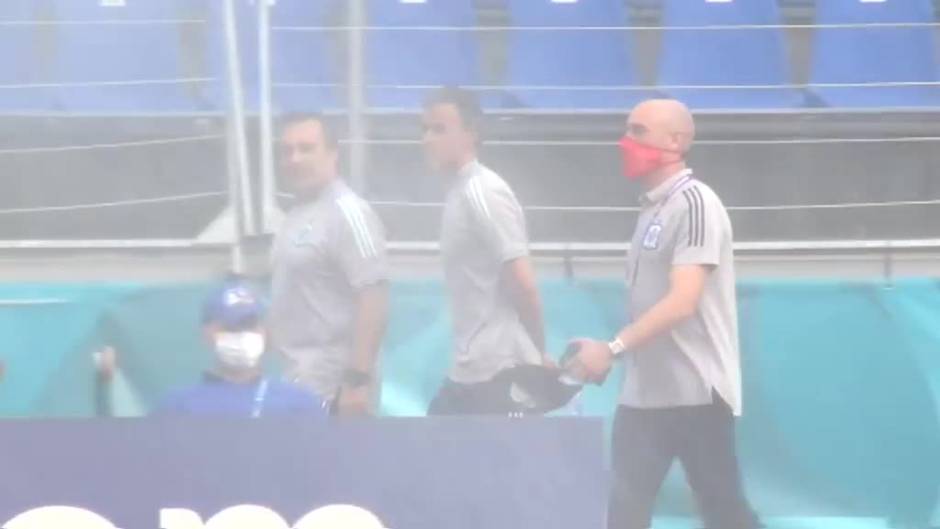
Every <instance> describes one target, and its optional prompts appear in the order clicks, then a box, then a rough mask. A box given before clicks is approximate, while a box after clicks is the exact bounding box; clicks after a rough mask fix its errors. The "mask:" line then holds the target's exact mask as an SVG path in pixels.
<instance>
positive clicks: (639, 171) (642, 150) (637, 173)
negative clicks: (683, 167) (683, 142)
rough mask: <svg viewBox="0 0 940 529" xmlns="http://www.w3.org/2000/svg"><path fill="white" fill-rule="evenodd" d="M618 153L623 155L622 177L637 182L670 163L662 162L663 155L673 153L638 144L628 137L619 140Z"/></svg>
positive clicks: (668, 161) (667, 161)
mask: <svg viewBox="0 0 940 529" xmlns="http://www.w3.org/2000/svg"><path fill="white" fill-rule="evenodd" d="M620 151H621V154H622V155H623V176H625V177H626V178H627V180H637V179H639V178H640V177H643V176H646V175H648V174H650V173H652V172H653V171H655V170H657V169H659V168H660V167H662V166H664V165H666V164H669V163H672V161H671V160H664V159H663V155H664V154H666V153H672V152H673V151H669V150H666V149H660V148H659V147H653V146H651V145H646V144H645V143H640V142H638V141H636V140H634V139H633V138H630V137H629V136H624V137H623V138H621V140H620Z"/></svg>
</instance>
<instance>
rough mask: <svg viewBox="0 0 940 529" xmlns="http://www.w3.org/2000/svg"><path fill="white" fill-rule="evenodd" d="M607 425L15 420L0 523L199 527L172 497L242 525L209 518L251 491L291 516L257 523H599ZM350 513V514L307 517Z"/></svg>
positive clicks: (7, 438)
mask: <svg viewBox="0 0 940 529" xmlns="http://www.w3.org/2000/svg"><path fill="white" fill-rule="evenodd" d="M601 433H602V427H601V424H600V421H599V420H596V419H595V420H592V419H554V420H550V421H545V420H514V421H510V420H503V419H492V420H488V419H468V420H447V419H439V420H417V419H383V420H380V421H365V422H355V421H353V422H350V423H334V424H329V425H323V424H322V423H321V424H311V423H309V422H304V421H299V420H280V421H278V420H269V419H259V420H258V421H255V422H249V421H192V420H182V419H172V418H163V419H160V420H157V419H151V420H125V421H100V422H94V421H58V422H48V421H37V422H20V421H13V422H9V421H8V422H3V423H0V447H2V451H0V465H2V467H3V469H4V479H3V480H2V481H0V523H3V524H6V523H7V522H9V521H10V520H12V519H13V518H14V516H17V515H20V514H21V513H25V512H27V511H29V510H31V509H36V508H40V507H44V506H55V505H66V506H72V507H80V508H82V509H85V510H86V511H91V512H93V513H95V514H97V515H100V516H102V517H104V518H106V519H107V520H109V521H110V522H111V523H113V524H114V525H113V526H108V525H101V524H99V525H95V526H87V525H81V524H80V523H76V521H75V519H73V520H70V521H71V523H62V522H63V521H62V520H60V525H56V526H53V525H51V524H49V522H48V519H47V521H46V524H45V525H43V524H42V523H41V522H37V521H33V522H32V525H30V524H26V521H25V520H20V521H17V522H16V523H23V524H25V525H14V524H11V526H10V529H13V527H16V528H17V529H21V528H25V529H66V528H67V527H70V528H77V527H83V528H87V529H111V528H112V527H121V528H126V529H151V528H157V527H160V528H162V529H184V528H185V529H194V527H195V528H198V529H202V525H201V524H199V525H195V526H194V525H193V524H192V521H190V522H189V523H179V522H180V516H181V515H180V514H176V517H175V520H176V522H175V523H174V522H173V518H172V517H171V515H170V513H168V512H166V511H167V510H169V509H174V510H177V511H179V510H186V511H190V512H192V513H195V516H198V518H201V519H202V520H203V521H204V522H205V523H206V526H207V527H208V528H209V529H235V528H244V527H248V525H245V515H242V516H241V518H242V519H241V523H240V524H230V523H222V520H219V519H213V518H216V517H217V516H218V515H217V513H220V512H222V511H224V510H226V509H228V508H231V507H234V506H238V505H243V504H251V505H257V506H259V507H266V508H268V509H271V510H273V511H274V512H275V513H277V515H276V516H280V517H281V519H282V520H286V522H277V521H275V522H274V523H259V524H253V525H251V527H252V528H253V529H261V528H264V529H286V528H287V527H294V526H295V525H294V523H295V522H297V521H300V520H301V519H302V518H303V517H304V515H305V514H306V513H308V512H310V511H313V510H314V509H316V508H318V507H322V506H324V505H330V504H352V505H356V506H358V507H362V508H365V509H367V510H368V511H370V512H372V513H374V514H375V515H376V516H378V518H379V519H380V520H381V521H382V522H383V524H384V527H388V528H393V529H394V528H402V529H441V528H448V529H480V528H483V527H485V528H492V529H517V528H521V527H539V528H546V529H569V528H575V527H579V528H584V529H602V528H603V527H604V516H605V511H606V508H605V492H604V490H605V486H604V483H605V480H606V478H605V473H606V471H605V467H604V458H603V442H602V437H601ZM64 440H66V442H63V441H64ZM243 509H244V508H243ZM161 513H162V516H161ZM32 516H33V517H34V518H33V520H37V519H38V518H39V516H41V515H40V514H37V513H34V514H33V515H32ZM190 516H192V515H190ZM222 517H223V518H224V515H223V516H222ZM158 522H162V523H158ZM341 526H342V527H352V526H351V525H345V524H335V525H334V524H328V525H314V524H311V525H307V526H304V528H303V529H337V528H338V527H341ZM4 527H7V526H6V525H4ZM298 527H300V526H299V524H298ZM356 527H360V526H359V525H358V524H357V525H356Z"/></svg>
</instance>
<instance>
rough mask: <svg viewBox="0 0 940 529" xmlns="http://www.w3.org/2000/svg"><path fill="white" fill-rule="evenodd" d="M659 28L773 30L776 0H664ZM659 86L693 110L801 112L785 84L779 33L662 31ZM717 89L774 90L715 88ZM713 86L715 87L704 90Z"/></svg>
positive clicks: (776, 22) (786, 72) (800, 100)
mask: <svg viewBox="0 0 940 529" xmlns="http://www.w3.org/2000/svg"><path fill="white" fill-rule="evenodd" d="M663 9H664V11H663V26H664V27H666V28H668V27H677V26H732V25H779V24H780V22H781V21H780V16H779V13H778V8H777V1H776V0H747V1H743V2H742V1H737V2H735V1H731V2H715V1H708V0H692V1H689V0H666V1H665V2H664V5H663ZM659 84H660V85H661V86H663V87H673V86H696V87H703V88H692V89H682V88H663V90H664V91H665V92H667V93H668V94H669V95H671V96H673V97H676V98H678V99H682V100H683V101H685V102H686V103H687V104H688V105H690V106H692V107H694V108H721V109H735V110H741V109H744V110H748V109H749V110H755V109H780V108H795V107H801V106H803V104H804V97H803V94H802V93H801V92H800V91H798V90H795V89H793V88H790V87H788V86H787V85H791V84H792V81H791V76H790V68H789V61H788V60H787V57H786V54H785V48H784V34H783V32H782V31H781V30H780V29H777V28H773V29H768V28H761V29H743V30H742V29H734V30H688V31H686V30H671V31H664V32H663V50H662V56H661V57H660V66H659ZM720 86H725V87H728V86H751V87H777V88H753V89H733V88H732V89H718V88H717V87H720ZM709 87H716V88H709Z"/></svg>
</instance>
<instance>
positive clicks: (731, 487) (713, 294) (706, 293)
mask: <svg viewBox="0 0 940 529" xmlns="http://www.w3.org/2000/svg"><path fill="white" fill-rule="evenodd" d="M694 134H695V127H694V123H693V120H692V115H691V113H690V112H689V110H688V109H687V108H686V107H685V105H683V104H682V103H680V102H678V101H674V100H651V101H647V102H644V103H642V104H640V105H638V106H637V107H636V108H635V109H634V110H633V112H632V113H631V114H630V118H629V120H628V123H627V133H626V135H625V136H624V138H623V139H622V140H621V144H620V145H621V149H622V151H623V155H624V175H625V176H626V177H627V178H628V179H632V180H637V181H639V182H640V183H642V184H643V186H644V187H645V188H646V190H647V192H646V193H645V194H644V195H643V196H642V197H641V199H640V202H641V205H642V211H641V213H640V217H639V220H638V223H637V228H636V231H635V232H634V236H633V240H632V243H631V247H630V252H629V255H628V257H627V284H628V287H629V291H630V305H629V306H630V312H631V315H632V316H633V323H631V324H630V325H628V326H627V327H625V328H624V329H622V330H621V331H620V332H619V333H618V334H617V335H616V336H615V337H614V339H613V340H612V341H611V342H610V343H605V342H598V341H594V340H581V341H579V345H580V351H579V353H578V356H577V358H578V360H579V361H580V362H581V363H582V364H583V366H584V367H585V368H586V370H587V372H588V373H590V374H591V375H592V376H593V378H594V379H596V380H602V379H603V378H604V377H605V376H606V373H607V372H608V370H609V369H610V366H611V363H612V362H613V360H614V359H616V358H619V357H622V358H623V359H624V362H625V364H626V379H625V381H624V385H623V392H622V396H621V399H620V407H619V409H618V411H617V417H616V421H615V424H614V438H613V442H612V450H613V460H614V461H613V465H614V472H615V480H614V486H613V490H612V493H611V501H610V514H609V517H608V523H609V527H610V529H646V528H647V527H649V525H650V520H651V514H652V509H653V505H654V503H655V499H656V496H657V494H658V491H659V488H660V486H661V485H662V481H663V479H664V478H665V476H666V472H667V471H668V470H669V467H670V466H671V464H672V462H673V460H674V459H676V458H678V459H679V461H680V462H681V463H682V465H683V467H684V469H685V472H686V476H687V477H688V480H689V483H690V485H691V486H692V489H693V491H694V492H695V494H696V497H697V499H698V502H699V507H700V510H701V513H702V516H703V518H704V521H705V525H706V527H709V528H712V529H718V528H721V529H753V528H756V527H760V523H759V521H758V519H757V516H756V515H755V514H754V512H753V511H752V510H751V508H750V506H749V504H748V502H747V500H746V499H745V496H744V493H743V490H742V487H741V478H740V472H739V469H738V463H737V457H736V455H735V443H734V417H735V416H738V415H740V414H741V370H740V358H739V356H740V355H739V349H738V325H737V306H736V301H735V275H734V255H733V253H732V229H731V221H730V219H729V217H728V214H727V212H726V210H725V208H724V205H723V204H722V203H721V200H720V199H719V198H718V196H717V195H716V194H715V192H714V191H712V190H711V188H709V187H708V186H707V185H705V184H704V183H702V182H700V181H698V180H697V179H695V178H694V177H693V175H692V171H691V170H689V169H688V168H687V167H686V164H685V155H686V153H687V152H688V150H689V148H690V147H691V145H692V141H693V138H694Z"/></svg>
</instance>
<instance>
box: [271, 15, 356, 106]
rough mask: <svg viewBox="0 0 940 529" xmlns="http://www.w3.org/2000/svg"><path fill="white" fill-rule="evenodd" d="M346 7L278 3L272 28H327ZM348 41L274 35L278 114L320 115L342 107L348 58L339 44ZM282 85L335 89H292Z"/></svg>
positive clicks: (326, 35) (331, 35)
mask: <svg viewBox="0 0 940 529" xmlns="http://www.w3.org/2000/svg"><path fill="white" fill-rule="evenodd" d="M342 4H345V2H341V1H338V0H319V1H316V2H311V1H310V0H278V2H277V5H276V6H275V7H274V10H273V12H272V16H271V25H272V26H308V27H323V26H326V25H327V24H328V23H329V16H330V15H331V14H333V13H335V10H336V9H338V8H339V7H341V6H342ZM344 38H345V37H344V34H342V33H336V32H323V31H319V32H311V31H272V33H271V54H272V57H271V69H272V74H271V75H272V78H273V81H274V84H275V86H274V102H275V106H276V108H277V109H278V110H282V111H288V112H297V111H316V110H323V109H329V108H336V107H337V106H339V102H340V101H342V100H343V99H344V97H343V96H344V95H345V94H344V93H343V87H342V86H341V83H340V80H341V79H342V75H341V73H340V68H341V65H342V64H344V63H345V62H346V57H345V56H344V54H343V53H342V51H341V50H342V47H341V46H339V45H338V44H339V41H340V40H342V39H344ZM279 83H304V84H317V85H333V86H321V87H310V86H302V87H290V86H278V84H279Z"/></svg>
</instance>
